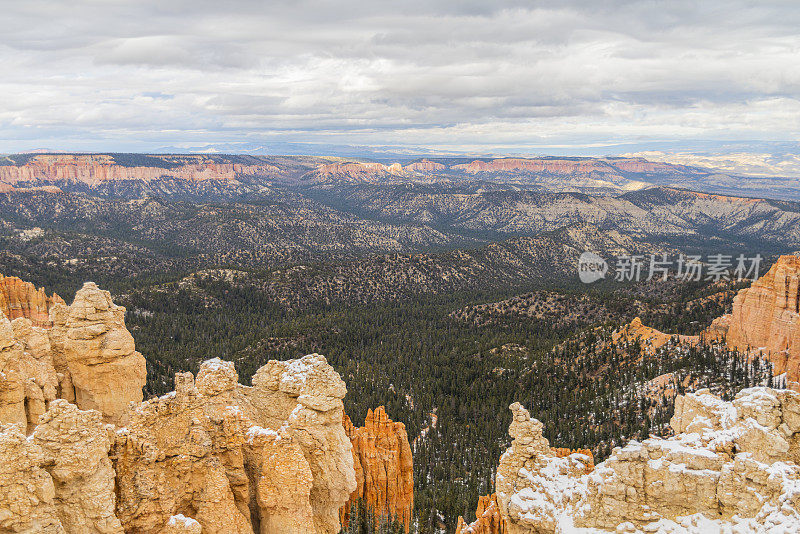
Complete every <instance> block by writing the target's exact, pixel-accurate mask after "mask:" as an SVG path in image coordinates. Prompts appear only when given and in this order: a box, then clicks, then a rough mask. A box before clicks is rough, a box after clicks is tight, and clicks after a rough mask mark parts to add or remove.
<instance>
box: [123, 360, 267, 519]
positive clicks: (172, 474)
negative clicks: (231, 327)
mask: <svg viewBox="0 0 800 534" xmlns="http://www.w3.org/2000/svg"><path fill="white" fill-rule="evenodd" d="M236 379H237V376H236V371H235V370H234V369H233V365H232V364H229V363H228V364H225V363H223V362H220V361H219V360H217V361H213V360H212V361H210V362H206V364H204V365H203V367H201V370H200V372H199V373H198V380H197V385H196V386H195V381H194V377H192V375H191V374H190V373H178V374H177V375H176V378H175V392H174V393H170V394H167V395H165V396H163V397H160V398H158V399H154V400H151V401H148V402H144V403H142V404H140V405H138V406H137V407H136V409H135V410H134V411H133V412H131V413H130V417H129V421H128V423H127V426H126V427H125V428H122V429H119V430H118V431H117V433H116V440H115V443H114V445H113V448H112V458H113V460H114V467H115V469H116V473H117V494H118V502H117V517H119V519H120V521H121V522H122V525H123V527H124V529H125V531H126V532H137V533H141V534H149V533H153V534H155V533H158V532H160V531H161V530H162V529H163V528H165V527H166V526H167V525H168V523H169V521H170V518H172V517H173V516H178V515H183V516H184V517H189V518H192V519H194V520H196V521H197V522H198V523H199V524H200V525H201V527H202V529H203V532H204V533H211V534H213V533H219V534H222V533H239V534H250V533H252V528H251V527H250V517H249V516H250V512H249V494H248V491H249V490H248V478H247V475H246V473H245V470H244V458H243V454H242V446H243V444H244V439H245V431H246V430H247V428H248V427H249V426H250V422H249V421H248V420H246V419H245V418H244V416H243V415H242V413H241V411H239V410H238V409H236V407H235V406H231V405H230V400H231V398H232V395H233V392H234V388H235V386H236Z"/></svg>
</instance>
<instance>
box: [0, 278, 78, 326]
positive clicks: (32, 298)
mask: <svg viewBox="0 0 800 534" xmlns="http://www.w3.org/2000/svg"><path fill="white" fill-rule="evenodd" d="M59 303H60V304H64V301H63V300H62V298H61V297H59V296H58V295H57V294H55V293H53V296H52V297H48V296H47V294H46V293H45V292H44V288H39V289H36V286H34V285H33V284H31V283H30V282H25V281H23V280H20V279H19V278H17V277H16V276H3V275H2V274H0V312H3V314H4V315H5V316H6V317H8V319H9V320H11V321H13V320H14V319H17V318H18V317H25V318H27V319H30V320H31V322H32V323H33V326H41V327H48V326H51V324H52V323H51V322H50V308H51V307H52V306H53V304H59Z"/></svg>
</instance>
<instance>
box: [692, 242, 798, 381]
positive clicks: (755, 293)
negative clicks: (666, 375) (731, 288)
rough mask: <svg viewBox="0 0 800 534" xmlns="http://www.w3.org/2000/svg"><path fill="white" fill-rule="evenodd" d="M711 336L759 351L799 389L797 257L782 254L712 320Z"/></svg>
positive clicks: (756, 352) (746, 349)
mask: <svg viewBox="0 0 800 534" xmlns="http://www.w3.org/2000/svg"><path fill="white" fill-rule="evenodd" d="M707 335H708V336H709V337H711V338H716V339H724V340H725V341H726V342H727V344H728V346H730V347H731V348H735V349H738V350H742V351H750V352H752V353H753V354H761V355H763V356H764V357H766V358H768V359H769V360H770V361H771V362H772V364H773V370H774V373H775V374H783V373H786V379H787V383H788V384H789V385H790V386H791V387H793V388H794V389H800V258H798V257H797V256H781V257H780V258H778V261H776V262H775V264H774V265H773V266H772V268H771V269H770V270H769V271H768V272H767V274H765V275H764V276H763V277H762V278H759V279H758V280H756V281H755V282H753V284H752V285H751V286H750V287H749V288H745V289H742V290H741V291H739V293H738V294H737V295H736V296H735V297H734V299H733V312H732V313H731V314H730V315H724V316H722V317H720V318H718V319H716V320H715V321H714V323H713V324H712V325H711V328H709V331H708V334H707Z"/></svg>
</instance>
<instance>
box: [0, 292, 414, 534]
mask: <svg viewBox="0 0 800 534" xmlns="http://www.w3.org/2000/svg"><path fill="white" fill-rule="evenodd" d="M124 314H125V309H124V308H122V307H120V306H117V305H115V304H114V303H113V301H112V299H111V296H110V294H109V293H108V292H107V291H102V290H100V289H98V288H97V286H96V285H95V284H93V283H87V284H85V285H84V286H83V288H82V289H81V290H80V291H78V293H77V294H76V296H75V300H74V302H73V303H72V304H71V305H70V306H66V305H65V304H55V305H54V306H53V307H52V309H51V318H52V323H53V326H52V328H49V329H46V328H41V327H38V326H34V325H33V323H32V321H31V320H30V319H28V318H24V317H20V318H18V319H15V320H14V321H13V322H11V321H9V320H8V318H6V317H5V315H3V314H2V313H0V532H30V533H34V532H45V533H66V534H73V533H74V534H78V533H80V534H83V533H103V534H107V533H108V534H111V533H113V534H117V533H122V532H123V531H124V532H135V533H137V534H169V533H173V534H175V533H191V534H197V533H199V532H202V533H204V534H214V533H219V534H222V533H242V534H251V533H252V534H255V533H258V534H338V532H339V531H340V523H339V510H340V509H341V508H342V507H343V505H344V504H345V503H346V502H347V501H348V499H349V498H350V495H351V494H352V493H353V492H354V491H356V489H357V483H356V477H355V470H354V467H353V459H354V455H353V451H352V445H351V441H350V438H349V437H348V435H347V433H346V432H345V428H344V426H343V424H342V421H343V418H344V408H343V404H342V399H343V398H344V396H345V393H346V391H347V390H346V388H345V384H344V382H343V381H342V380H341V378H340V377H339V375H338V374H337V373H336V372H335V371H334V370H333V368H332V367H331V366H330V365H328V363H327V361H326V360H325V358H324V357H323V356H321V355H319V354H311V355H308V356H305V357H303V358H300V359H297V360H290V361H285V362H277V361H271V362H269V363H267V365H265V366H264V367H262V368H261V369H259V370H258V371H257V372H256V374H255V376H254V377H253V380H252V383H253V385H252V387H246V386H242V385H240V384H238V375H237V373H236V370H235V368H234V366H233V364H232V363H231V362H224V361H221V360H219V359H215V360H209V361H207V362H204V363H203V364H202V365H201V367H200V370H199V372H198V374H197V378H196V380H195V377H194V376H193V375H192V374H191V373H178V374H176V377H175V391H174V392H172V393H170V394H167V395H164V396H162V397H160V398H157V399H152V400H149V401H147V402H141V398H142V393H141V387H142V385H143V384H144V371H145V369H144V359H143V358H142V356H141V354H139V353H138V352H136V350H135V347H134V343H133V338H132V337H131V335H130V333H129V332H128V331H127V329H126V328H125V323H124ZM59 397H60V398H59ZM381 413H382V414H383V415H380V414H379V416H378V417H377V418H373V423H372V425H371V426H370V432H369V433H368V434H369V436H381V437H380V438H378V439H377V441H376V442H375V441H374V442H373V445H375V447H374V449H368V447H365V449H364V450H368V451H370V450H374V451H379V452H380V454H383V455H385V456H381V457H380V458H379V459H375V458H372V457H370V456H369V454H371V452H368V453H366V454H367V456H365V457H369V458H370V459H371V460H372V461H373V462H375V465H379V464H380V461H381V460H385V461H387V462H389V461H394V462H395V464H396V465H397V466H398V469H401V473H400V474H398V476H397V480H398V481H399V482H400V483H401V484H400V486H401V489H403V490H405V489H406V485H407V481H406V478H405V475H408V478H409V480H410V465H411V462H410V449H409V448H408V441H407V438H405V430H404V427H403V425H401V424H398V423H392V422H391V421H389V420H388V418H386V417H385V413H383V412H382V411H381ZM4 425H5V426H4ZM26 430H27V432H28V433H29V434H31V435H30V436H29V437H28V438H26V437H25V434H24V432H25V431H26ZM365 439H367V441H369V438H365ZM403 445H404V447H403ZM406 453H408V457H406V456H405V454H406ZM392 454H395V455H396V457H393V456H392ZM359 458H361V456H359ZM375 478H377V479H378V480H380V476H378V475H377V474H376V475H375ZM371 484H372V485H374V486H375V487H376V488H378V489H377V490H376V491H378V492H380V488H379V484H374V483H373V482H369V483H365V484H364V487H369V486H370V485H371ZM384 486H385V488H386V490H387V491H389V490H391V489H392V488H393V486H392V484H391V481H390V480H388V479H387V481H386V484H385V485H384ZM397 495H400V496H402V495H405V494H402V493H401V492H400V491H399V490H398V492H397ZM400 498H401V497H398V498H397V499H393V498H391V494H390V497H388V498H387V497H385V496H384V497H381V499H384V500H380V501H376V502H384V501H385V502H387V503H389V504H391V505H392V506H393V507H394V508H393V509H397V510H405V509H407V510H408V514H407V515H410V498H411V496H410V489H409V492H408V495H407V498H408V499H409V501H408V503H405V504H404V503H403V502H401V500H400Z"/></svg>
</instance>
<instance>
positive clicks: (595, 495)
mask: <svg viewBox="0 0 800 534" xmlns="http://www.w3.org/2000/svg"><path fill="white" fill-rule="evenodd" d="M512 411H513V412H514V421H513V422H512V424H511V429H510V434H511V435H512V437H514V441H513V443H512V446H511V448H510V449H509V450H508V451H506V453H505V454H504V455H503V457H502V458H501V460H500V468H499V469H498V474H497V502H498V505H499V508H500V513H501V515H502V517H503V519H504V520H505V521H506V522H507V526H508V532H509V533H510V534H523V533H525V534H528V533H537V534H538V533H555V532H561V531H562V530H564V529H569V528H572V527H573V526H574V527H583V528H591V529H595V530H594V531H596V532H605V531H610V532H663V533H666V532H687V533H688V532H718V531H719V532H727V531H732V532H766V531H770V532H772V531H774V532H790V531H795V530H796V528H797V525H798V524H800V467H798V461H799V460H800V394H798V393H796V392H794V391H790V390H773V389H769V388H762V387H759V388H751V389H746V390H743V391H741V392H740V393H739V394H738V395H737V396H736V398H735V400H734V401H733V402H724V401H722V400H720V399H719V398H718V397H716V396H714V395H712V394H711V393H710V392H709V391H708V390H701V391H698V392H697V393H693V394H689V395H686V396H679V397H678V398H677V400H676V404H675V416H674V417H673V419H672V421H671V425H672V427H673V429H674V430H675V432H676V436H675V437H673V438H670V439H666V440H665V439H660V438H650V439H647V440H645V441H644V442H641V443H640V442H636V441H631V442H630V443H628V445H627V446H625V447H624V448H617V449H615V450H614V453H613V454H612V456H611V457H610V458H608V459H607V460H606V461H605V462H602V463H600V464H599V465H597V466H596V468H595V469H594V470H593V471H591V472H590V473H588V474H586V473H585V472H584V470H582V469H580V468H577V467H578V465H579V464H582V462H580V460H579V456H578V457H576V455H571V457H572V458H573V460H570V461H567V459H568V458H570V456H567V457H565V458H557V457H555V456H554V455H552V454H551V453H550V452H549V451H548V450H547V449H546V448H545V443H546V440H544V438H542V437H541V423H539V422H538V421H536V420H533V419H530V417H529V416H528V413H527V412H526V411H525V410H524V409H522V408H521V407H520V406H519V405H518V404H514V405H512Z"/></svg>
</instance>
